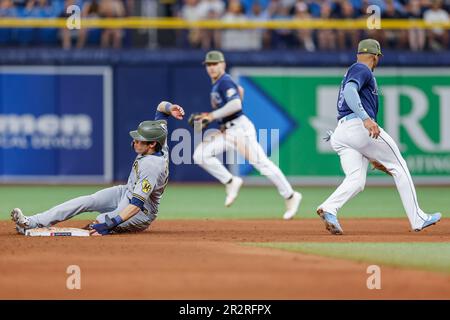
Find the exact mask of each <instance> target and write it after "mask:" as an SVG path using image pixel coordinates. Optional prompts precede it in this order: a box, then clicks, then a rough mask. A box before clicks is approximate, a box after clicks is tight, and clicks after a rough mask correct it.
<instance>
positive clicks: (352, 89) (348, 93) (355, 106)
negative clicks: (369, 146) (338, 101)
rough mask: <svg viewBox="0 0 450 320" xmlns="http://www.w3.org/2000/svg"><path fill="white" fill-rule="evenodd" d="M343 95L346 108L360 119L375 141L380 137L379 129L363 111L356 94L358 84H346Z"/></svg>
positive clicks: (352, 82) (350, 82)
mask: <svg viewBox="0 0 450 320" xmlns="http://www.w3.org/2000/svg"><path fill="white" fill-rule="evenodd" d="M343 94H344V99H345V101H346V102H347V105H348V107H349V108H350V109H351V110H352V111H353V112H354V113H355V114H356V115H357V116H358V117H359V118H361V120H362V121H363V123H364V126H365V127H366V129H367V130H368V131H369V135H370V136H371V137H373V138H375V139H376V138H378V136H379V135H380V128H379V127H378V125H377V123H376V122H375V121H373V120H372V119H371V118H370V117H369V115H368V114H367V112H366V110H364V108H363V105H362V103H361V98H360V97H359V94H358V84H357V83H356V82H354V81H349V82H347V83H346V84H345V86H344V91H343Z"/></svg>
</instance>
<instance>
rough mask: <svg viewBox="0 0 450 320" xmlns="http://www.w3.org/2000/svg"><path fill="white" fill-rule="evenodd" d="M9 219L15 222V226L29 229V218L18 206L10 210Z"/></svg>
mask: <svg viewBox="0 0 450 320" xmlns="http://www.w3.org/2000/svg"><path fill="white" fill-rule="evenodd" d="M11 219H12V221H14V222H15V223H16V225H17V226H19V227H20V228H23V229H29V228H30V219H29V218H28V217H26V216H25V215H24V214H23V213H22V210H20V209H19V208H15V209H13V210H12V211H11Z"/></svg>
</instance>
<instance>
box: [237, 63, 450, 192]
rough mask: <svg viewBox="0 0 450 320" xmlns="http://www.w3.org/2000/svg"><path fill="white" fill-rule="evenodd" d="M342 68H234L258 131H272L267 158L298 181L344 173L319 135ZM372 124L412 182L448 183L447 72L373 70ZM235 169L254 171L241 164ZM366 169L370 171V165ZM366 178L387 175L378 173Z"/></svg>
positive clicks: (326, 125) (332, 113) (332, 120)
mask: <svg viewBox="0 0 450 320" xmlns="http://www.w3.org/2000/svg"><path fill="white" fill-rule="evenodd" d="M345 71H346V70H345V69H341V68H339V69H333V68H329V69H324V68H234V69H233V70H232V73H233V75H234V76H235V77H236V78H237V79H238V81H239V83H240V85H241V86H243V88H244V89H245V97H244V110H245V113H246V114H247V115H248V116H249V117H250V118H251V119H252V121H253V122H254V123H255V126H256V127H257V130H258V129H264V130H271V129H272V130H278V133H279V143H270V144H269V148H268V149H270V146H272V150H269V151H270V152H271V155H272V158H273V159H274V161H275V162H277V163H278V164H279V165H280V167H281V169H282V170H283V172H284V173H285V174H286V175H287V176H289V177H290V179H291V180H292V181H294V182H298V183H312V184H315V183H321V182H323V183H330V182H331V181H337V180H339V179H340V178H341V177H342V176H343V172H342V169H341V167H340V163H339V158H338V156H337V155H336V153H335V152H334V151H333V150H332V148H331V146H330V144H329V142H326V141H325V140H324V139H323V137H324V136H325V134H326V131H327V130H330V129H331V130H334V128H335V127H336V124H337V121H336V102H337V96H338V90H339V86H340V83H341V81H342V78H343V75H344V74H345ZM375 77H376V81H377V84H378V88H379V93H378V94H379V99H380V112H379V114H378V123H379V124H380V125H381V126H382V127H383V128H384V129H385V130H386V131H387V132H388V133H389V134H390V135H391V136H392V138H393V139H394V140H395V141H396V142H397V144H398V146H399V147H400V150H401V152H402V154H403V156H404V158H405V159H406V161H407V163H408V166H409V168H410V171H411V174H412V175H413V177H414V180H415V181H416V182H418V183H450V126H449V125H448V124H449V123H450V69H446V68H427V69H421V68H379V69H377V70H375ZM239 171H240V173H241V174H248V175H250V176H252V175H255V173H254V170H253V171H251V170H249V166H246V165H240V166H239ZM369 171H370V170H369ZM369 176H371V177H372V178H371V179H369V181H372V182H376V181H380V182H386V181H388V180H389V179H390V178H389V177H385V176H383V174H382V173H379V172H378V171H373V172H370V173H369Z"/></svg>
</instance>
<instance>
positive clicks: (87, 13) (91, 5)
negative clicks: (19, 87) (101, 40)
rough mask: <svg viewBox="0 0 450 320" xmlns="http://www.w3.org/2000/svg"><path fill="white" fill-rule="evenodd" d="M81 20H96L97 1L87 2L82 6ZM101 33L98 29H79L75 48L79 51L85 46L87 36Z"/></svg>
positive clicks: (98, 15) (97, 13) (89, 0)
mask: <svg viewBox="0 0 450 320" xmlns="http://www.w3.org/2000/svg"><path fill="white" fill-rule="evenodd" d="M81 16H82V18H83V19H96V18H99V17H100V5H99V0H87V1H86V2H85V3H84V4H83V10H82V13H81ZM99 33H102V31H101V30H100V29H87V28H81V29H80V34H79V38H78V42H77V48H78V49H81V48H83V47H84V46H85V44H86V41H87V38H88V36H89V34H94V35H95V34H99Z"/></svg>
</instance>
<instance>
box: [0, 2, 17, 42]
mask: <svg viewBox="0 0 450 320" xmlns="http://www.w3.org/2000/svg"><path fill="white" fill-rule="evenodd" d="M17 15H18V12H17V8H16V7H15V6H14V3H13V1H12V0H0V19H1V18H2V17H10V18H12V17H17ZM13 33H14V29H11V28H0V44H7V43H11V42H12V40H13Z"/></svg>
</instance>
